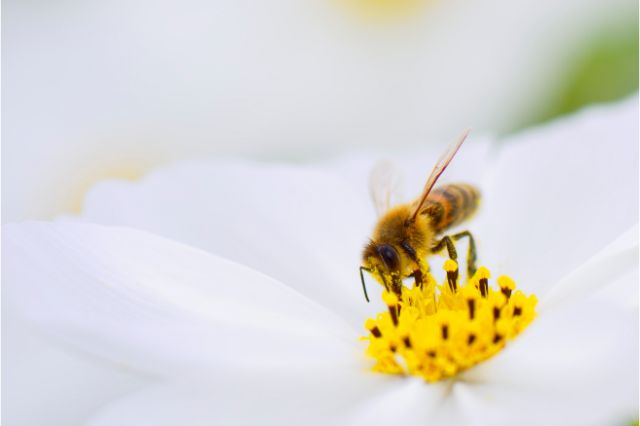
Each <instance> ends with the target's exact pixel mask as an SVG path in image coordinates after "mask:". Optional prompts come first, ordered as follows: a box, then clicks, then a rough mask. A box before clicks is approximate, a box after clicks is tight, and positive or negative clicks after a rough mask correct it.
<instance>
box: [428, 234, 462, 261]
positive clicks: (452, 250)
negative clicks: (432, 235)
mask: <svg viewBox="0 0 640 426" xmlns="http://www.w3.org/2000/svg"><path fill="white" fill-rule="evenodd" d="M445 247H447V252H448V253H449V258H450V259H451V260H458V252H457V251H456V246H455V245H454V244H453V239H452V238H451V237H450V236H448V235H445V236H444V237H442V239H441V240H440V241H438V242H436V244H435V245H434V246H433V247H432V248H431V252H432V253H439V252H441V251H442V249H443V248H445Z"/></svg>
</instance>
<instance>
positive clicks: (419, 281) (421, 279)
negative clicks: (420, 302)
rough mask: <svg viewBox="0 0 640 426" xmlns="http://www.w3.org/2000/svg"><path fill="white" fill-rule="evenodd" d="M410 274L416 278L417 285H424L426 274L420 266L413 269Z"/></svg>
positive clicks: (420, 286)
mask: <svg viewBox="0 0 640 426" xmlns="http://www.w3.org/2000/svg"><path fill="white" fill-rule="evenodd" d="M409 276H410V277H412V278H413V279H414V280H415V286H416V287H418V288H422V286H423V285H424V275H422V270H420V268H418V269H416V270H415V271H413V272H412V273H411V275H409Z"/></svg>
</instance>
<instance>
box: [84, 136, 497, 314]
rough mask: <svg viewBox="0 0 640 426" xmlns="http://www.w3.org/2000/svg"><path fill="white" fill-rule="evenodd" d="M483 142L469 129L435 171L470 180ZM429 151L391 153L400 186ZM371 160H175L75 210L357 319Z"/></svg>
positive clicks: (415, 190)
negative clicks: (222, 262)
mask: <svg viewBox="0 0 640 426" xmlns="http://www.w3.org/2000/svg"><path fill="white" fill-rule="evenodd" d="M474 139H475V140H474ZM489 147H490V143H489V141H488V139H486V138H472V140H470V141H469V142H468V143H467V145H465V147H464V149H463V150H462V152H461V153H460V154H459V155H458V158H456V161H455V162H454V163H453V164H452V165H451V167H450V168H449V170H447V174H446V175H445V176H444V179H449V180H456V179H457V180H469V181H475V180H477V179H479V177H480V176H481V175H482V169H483V167H482V166H483V165H484V163H485V161H484V159H485V158H486V157H487V156H488V153H489ZM429 148H431V149H429ZM438 155H439V150H438V149H433V147H431V146H428V147H427V148H426V149H422V150H421V151H419V152H416V153H414V154H413V155H400V156H398V155H393V157H394V159H395V161H397V162H398V164H399V165H401V166H402V169H403V172H405V173H406V174H407V175H408V178H407V179H405V182H407V183H410V185H409V186H408V188H410V190H409V191H407V193H408V194H410V195H412V196H416V195H417V194H419V192H420V190H421V188H422V185H423V184H424V180H425V179H426V176H427V175H428V173H429V171H430V170H431V168H432V167H433V163H434V162H435V161H436V160H437V158H438ZM375 161H376V158H374V157H373V156H372V155H365V154H360V155H353V154H352V155H348V156H345V157H340V158H338V159H335V160H332V161H329V162H327V163H325V164H321V165H317V166H308V165H306V166H285V165H270V164H265V163H257V162H250V161H246V160H234V159H219V160H211V161H201V162H190V163H183V164H180V165H177V166H174V167H171V168H168V169H163V170H159V171H157V172H155V173H153V174H151V175H149V176H148V177H146V178H145V179H143V180H142V181H140V182H137V183H127V182H106V183H102V184H100V185H98V186H97V187H95V188H94V189H93V190H92V191H91V192H90V193H89V195H88V197H87V199H86V201H85V207H84V210H83V217H84V218H85V219H88V220H90V221H92V222H98V223H103V224H109V225H125V226H132V227H136V228H140V229H145V230H149V231H152V232H154V233H157V234H159V235H163V236H167V237H170V238H172V239H175V240H177V241H181V242H184V243H187V244H189V245H193V246H195V247H199V248H202V249H205V250H207V251H210V252H212V253H215V254H218V255H221V256H224V257H226V258H229V259H231V260H234V261H237V262H239V263H242V264H244V265H248V266H249V267H251V268H253V269H256V270H259V271H261V272H264V273H265V274H267V275H269V276H272V277H274V278H276V279H277V280H279V281H281V282H283V283H285V284H287V285H289V286H291V287H293V288H295V289H297V290H298V291H300V292H301V293H303V294H305V295H307V296H309V297H310V298H312V299H314V300H316V301H318V302H320V303H322V304H324V305H326V306H328V307H331V308H332V309H335V310H336V311H338V312H339V313H340V314H341V315H343V316H344V317H345V318H349V319H350V320H351V321H352V323H353V324H354V325H355V324H357V325H358V326H359V325H360V322H361V320H362V318H363V317H364V316H365V315H366V304H365V303H363V298H362V293H361V289H360V285H359V276H358V274H357V267H358V265H359V264H360V253H361V249H362V245H363V244H364V243H365V242H366V239H367V237H368V236H369V235H370V232H371V229H372V228H373V225H374V224H375V218H374V216H373V207H372V205H371V201H370V200H369V188H368V178H369V173H370V170H371V167H372V165H373V164H374V163H375Z"/></svg>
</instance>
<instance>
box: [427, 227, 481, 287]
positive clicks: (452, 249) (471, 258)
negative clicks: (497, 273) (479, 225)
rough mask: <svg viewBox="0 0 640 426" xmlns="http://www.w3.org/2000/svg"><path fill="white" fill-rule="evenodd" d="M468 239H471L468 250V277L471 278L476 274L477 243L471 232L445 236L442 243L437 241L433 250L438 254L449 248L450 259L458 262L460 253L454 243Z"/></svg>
mask: <svg viewBox="0 0 640 426" xmlns="http://www.w3.org/2000/svg"><path fill="white" fill-rule="evenodd" d="M464 237H467V238H469V249H468V250H467V277H469V278H471V277H472V276H473V274H475V273H476V269H477V267H476V260H477V253H476V242H475V240H474V239H473V235H471V232H469V231H462V232H458V233H457V234H453V235H451V236H449V235H445V236H444V237H442V239H441V240H440V241H437V242H436V243H435V245H434V246H433V248H432V249H431V252H432V253H438V252H440V251H442V249H444V248H445V247H446V248H447V252H448V253H449V258H451V260H456V261H457V260H458V251H457V250H456V246H455V244H454V241H458V240H459V239H461V238H464Z"/></svg>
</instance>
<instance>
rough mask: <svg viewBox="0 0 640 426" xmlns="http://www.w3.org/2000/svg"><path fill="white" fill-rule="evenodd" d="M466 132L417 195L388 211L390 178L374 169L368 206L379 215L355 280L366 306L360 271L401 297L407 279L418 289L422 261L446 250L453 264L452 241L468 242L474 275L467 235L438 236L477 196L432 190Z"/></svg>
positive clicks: (455, 188) (454, 187) (461, 190)
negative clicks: (410, 278)
mask: <svg viewBox="0 0 640 426" xmlns="http://www.w3.org/2000/svg"><path fill="white" fill-rule="evenodd" d="M468 134H469V131H468V130H467V131H465V132H464V133H463V134H462V135H461V136H460V138H459V139H458V140H457V141H456V142H455V143H453V144H452V145H451V146H450V147H449V149H448V150H447V151H446V152H445V154H444V155H443V156H442V157H441V158H440V160H439V161H438V162H437V163H436V165H435V167H434V168H433V171H432V172H431V174H430V175H429V177H428V179H427V182H426V184H425V186H424V189H423V191H422V194H420V196H419V197H418V198H416V199H415V200H414V201H412V202H410V203H405V204H399V205H397V206H395V207H391V208H389V204H390V200H391V192H392V190H393V186H394V185H393V182H392V174H391V173H389V172H388V171H387V170H385V168H377V169H374V171H373V173H372V179H371V191H372V197H373V201H374V204H375V205H376V207H377V209H378V213H379V214H381V216H380V218H379V220H378V223H377V224H376V226H375V228H374V230H373V235H372V237H371V240H370V241H369V243H368V244H367V245H366V246H365V248H364V251H363V253H362V266H360V279H361V280H362V288H363V291H364V295H365V298H366V300H367V302H368V301H369V296H368V295H367V289H366V286H365V283H364V275H363V271H367V272H369V273H371V274H372V275H373V276H374V278H376V280H377V281H379V282H380V283H381V284H382V285H384V287H385V288H386V290H387V291H393V292H394V293H396V294H397V295H398V296H400V295H401V289H402V280H403V279H405V278H407V277H413V278H414V279H415V280H416V284H417V285H418V286H421V285H422V279H423V274H424V273H425V269H427V270H428V267H426V268H425V267H424V266H423V265H425V264H424V263H423V260H424V258H426V257H427V256H429V255H432V254H435V253H439V252H441V251H443V250H444V249H446V250H447V252H448V255H449V257H450V258H451V259H453V260H457V257H458V254H457V251H456V247H455V244H454V243H455V242H456V241H458V240H459V239H461V238H465V237H466V238H468V240H469V245H468V253H467V274H468V276H469V277H471V276H472V275H473V274H474V273H475V271H476V245H475V241H474V239H473V236H472V235H471V233H470V232H469V231H462V232H458V233H456V234H453V235H442V234H443V233H444V232H445V231H447V230H448V229H449V228H452V227H453V226H456V225H458V224H460V223H462V222H463V221H465V220H467V219H469V218H470V217H471V216H472V215H473V213H475V211H476V210H477V208H478V204H479V201H480V191H479V190H478V189H477V188H476V187H474V186H472V185H469V184H465V183H459V184H446V185H442V186H439V187H437V188H435V189H434V185H435V183H436V182H437V180H438V178H439V177H440V175H442V173H443V172H444V170H445V169H446V168H447V166H448V165H449V163H451V160H452V159H453V157H454V156H455V155H456V153H457V152H458V150H459V149H460V147H461V146H462V143H463V142H464V141H465V139H466V138H467V136H468Z"/></svg>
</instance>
